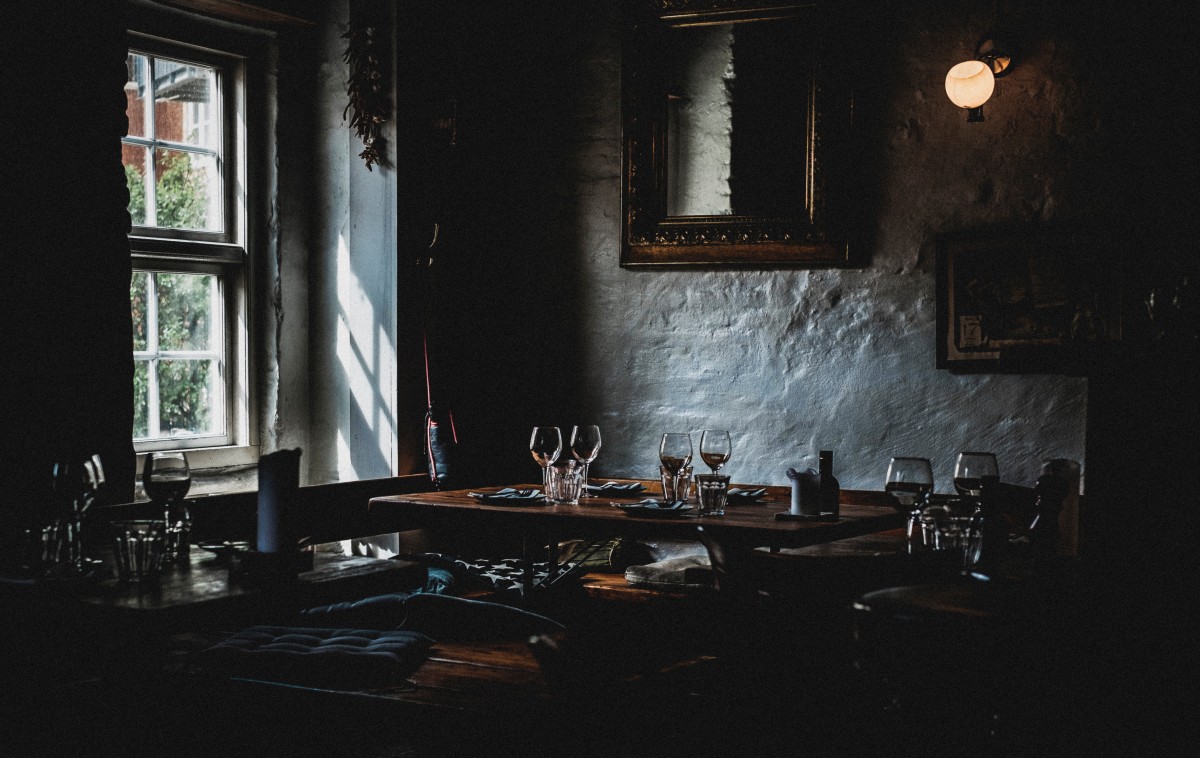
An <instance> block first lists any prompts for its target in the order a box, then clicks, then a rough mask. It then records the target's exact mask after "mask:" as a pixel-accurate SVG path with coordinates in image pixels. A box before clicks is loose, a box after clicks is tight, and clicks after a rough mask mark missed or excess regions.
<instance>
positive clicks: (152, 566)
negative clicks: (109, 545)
mask: <svg viewBox="0 0 1200 758" xmlns="http://www.w3.org/2000/svg"><path fill="white" fill-rule="evenodd" d="M112 526H113V532H114V534H113V550H114V552H115V554H116V559H117V574H118V575H119V576H120V577H121V581H123V582H143V581H150V580H153V579H156V578H157V577H158V572H159V570H160V569H161V568H162V555H163V541H164V539H165V532H166V528H165V525H164V523H163V522H162V521H154V520H142V521H116V522H113V525H112Z"/></svg>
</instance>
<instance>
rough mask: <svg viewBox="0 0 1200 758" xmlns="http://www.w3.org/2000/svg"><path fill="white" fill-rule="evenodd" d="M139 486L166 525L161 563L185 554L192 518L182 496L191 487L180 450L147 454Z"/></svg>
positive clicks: (185, 462) (188, 468) (189, 468)
mask: <svg viewBox="0 0 1200 758" xmlns="http://www.w3.org/2000/svg"><path fill="white" fill-rule="evenodd" d="M142 487H143V488H144V489H145V490H146V495H147V496H148V497H149V498H150V500H151V502H153V503H154V504H155V505H157V506H159V507H160V508H162V513H163V523H164V525H165V528H166V544H165V545H164V553H163V562H164V563H168V564H169V563H174V562H175V560H176V559H179V558H183V557H185V556H186V555H187V553H188V545H189V543H188V538H189V537H190V535H191V527H192V518H191V514H190V513H188V509H187V506H186V505H184V503H183V498H184V497H185V496H187V493H188V490H189V489H191V487H192V470H191V467H189V466H188V460H187V456H186V455H184V454H183V453H180V452H159V453H149V454H148V455H147V456H146V462H145V463H144V464H143V465H142Z"/></svg>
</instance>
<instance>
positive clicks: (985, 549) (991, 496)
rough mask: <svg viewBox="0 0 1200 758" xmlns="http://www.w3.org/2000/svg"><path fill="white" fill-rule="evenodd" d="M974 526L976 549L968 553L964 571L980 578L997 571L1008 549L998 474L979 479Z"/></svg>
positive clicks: (990, 577) (994, 573)
mask: <svg viewBox="0 0 1200 758" xmlns="http://www.w3.org/2000/svg"><path fill="white" fill-rule="evenodd" d="M973 521H974V523H973V526H974V528H975V529H976V530H978V531H977V535H978V536H977V537H976V549H975V550H974V551H973V555H972V554H970V553H968V560H967V564H968V565H967V571H968V572H969V573H970V574H972V575H974V576H977V577H979V578H987V579H992V578H995V577H996V576H998V575H999V573H1000V569H1001V567H1002V565H1003V563H1004V556H1005V553H1006V552H1007V549H1008V522H1007V521H1005V519H1004V499H1003V491H1002V489H1001V484H1000V480H999V477H994V476H986V477H984V478H983V480H982V489H981V490H980V494H979V507H978V508H976V509H975V515H974V519H973Z"/></svg>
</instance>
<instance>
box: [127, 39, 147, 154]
mask: <svg viewBox="0 0 1200 758" xmlns="http://www.w3.org/2000/svg"><path fill="white" fill-rule="evenodd" d="M125 68H126V70H127V71H128V81H126V82H125V117H126V118H128V119H129V131H128V132H127V134H129V136H130V137H145V136H146V98H145V94H146V80H147V78H148V77H149V76H150V73H149V68H148V65H147V61H146V56H144V55H138V54H137V53H130V54H129V55H128V56H126V58H125Z"/></svg>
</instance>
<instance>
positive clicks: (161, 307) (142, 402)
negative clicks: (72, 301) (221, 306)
mask: <svg viewBox="0 0 1200 758" xmlns="http://www.w3.org/2000/svg"><path fill="white" fill-rule="evenodd" d="M158 168H159V180H158V184H157V186H156V192H155V198H156V200H157V206H158V209H157V214H156V215H157V221H158V226H161V227H168V228H176V229H203V228H204V226H205V215H206V201H205V198H206V191H205V190H206V187H205V184H206V183H205V176H204V173H203V172H202V171H195V170H193V169H192V166H191V161H190V159H189V157H188V156H187V155H186V154H174V155H168V156H166V157H165V158H163V160H162V161H161V162H160V163H159V166H158ZM125 179H126V183H127V184H128V187H129V213H130V216H131V217H132V219H133V223H134V224H139V225H143V224H145V223H146V187H145V179H144V177H143V176H142V173H141V172H140V171H138V170H137V168H136V167H135V166H131V165H128V164H127V165H126V166H125ZM149 276H150V274H149V273H147V272H145V271H135V272H134V274H133V278H132V279H131V281H130V287H129V302H130V312H131V316H132V319H133V330H134V345H133V348H134V350H148V349H149V339H148V338H149V335H148V334H147V328H148V322H147V318H148V313H147V305H148V303H147V285H148V281H147V280H148V278H149ZM155 278H156V282H157V287H156V292H157V301H158V302H157V311H158V343H159V349H160V350H208V349H210V348H211V345H210V344H209V340H210V333H211V327H212V323H211V322H212V317H213V312H212V286H213V285H212V280H213V277H212V276H211V275H208V274H185V273H165V272H164V273H159V274H157V275H156V277H155ZM134 368H135V370H134V380H133V391H134V425H133V436H134V437H135V438H145V437H147V436H148V435H149V433H150V424H149V413H150V403H149V392H150V368H151V367H150V363H149V362H148V361H144V360H140V361H137V362H136V365H135V367H134ZM157 369H158V395H159V425H160V429H161V432H162V433H163V434H164V435H170V434H172V433H173V432H183V433H192V434H195V433H204V432H208V431H219V430H211V429H210V428H209V425H210V423H211V421H210V420H211V417H212V414H211V409H210V407H209V406H210V403H211V401H212V399H213V398H212V392H211V390H210V387H211V382H212V381H217V378H216V371H215V369H214V366H213V361H212V360H208V359H200V360H188V359H166V358H163V359H160V360H159V361H158V367H157Z"/></svg>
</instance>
